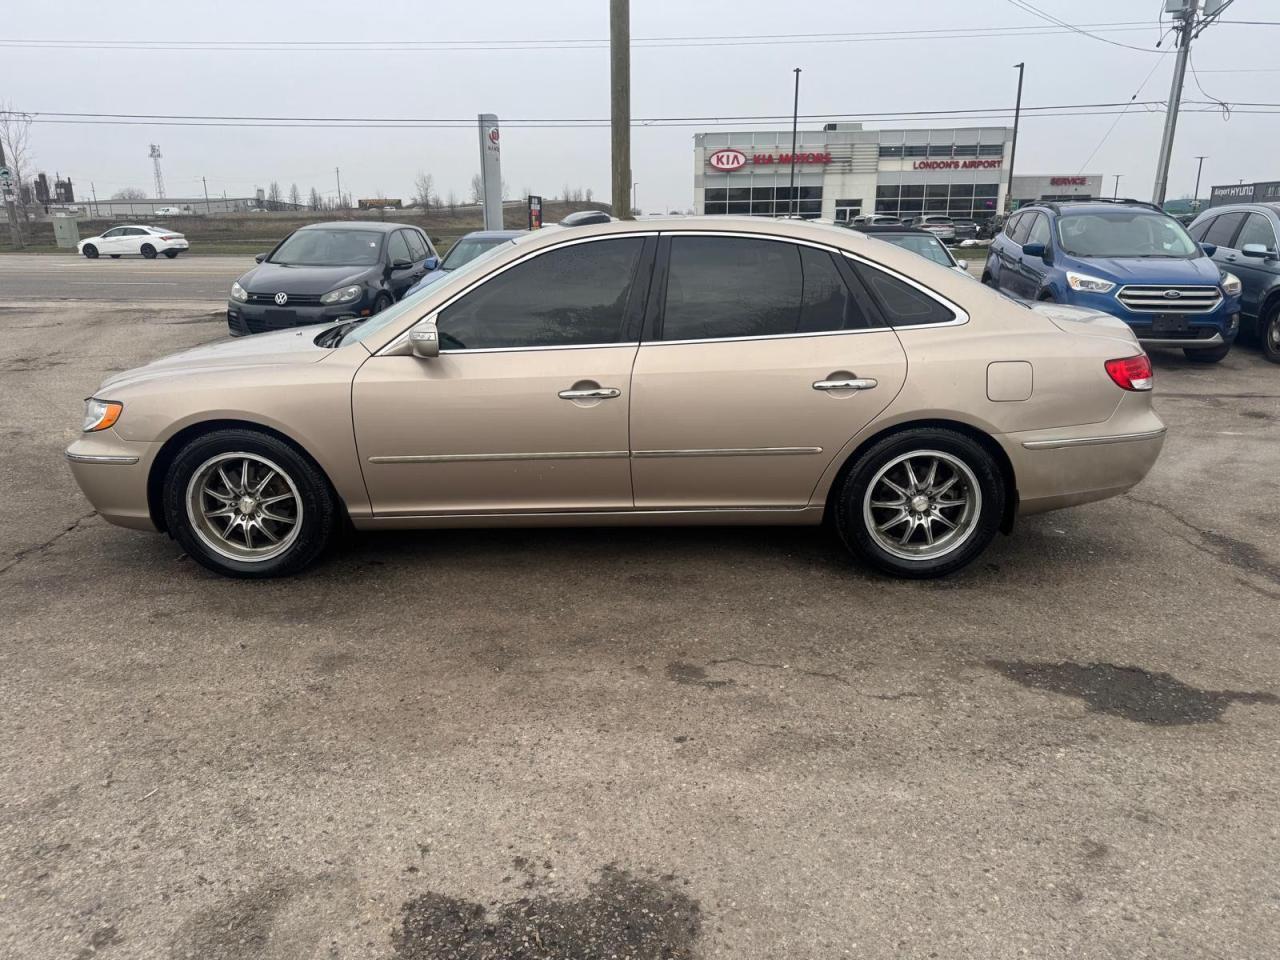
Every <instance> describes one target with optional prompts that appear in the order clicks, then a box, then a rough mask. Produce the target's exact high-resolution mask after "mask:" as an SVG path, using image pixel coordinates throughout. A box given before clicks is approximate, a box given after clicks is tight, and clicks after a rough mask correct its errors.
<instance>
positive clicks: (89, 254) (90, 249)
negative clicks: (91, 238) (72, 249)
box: [80, 243, 98, 260]
mask: <svg viewBox="0 0 1280 960" xmlns="http://www.w3.org/2000/svg"><path fill="white" fill-rule="evenodd" d="M80 252H81V253H83V254H84V255H85V258H86V259H88V260H97V259H98V248H97V247H95V246H94V245H93V244H92V243H86V244H85V245H84V247H83V249H81V251H80Z"/></svg>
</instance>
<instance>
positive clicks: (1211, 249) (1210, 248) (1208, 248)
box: [1200, 243, 1218, 257]
mask: <svg viewBox="0 0 1280 960" xmlns="http://www.w3.org/2000/svg"><path fill="white" fill-rule="evenodd" d="M1200 249H1201V250H1203V251H1204V255H1205V256H1206V257H1212V256H1213V255H1214V254H1215V253H1217V252H1218V245H1217V244H1216V243H1202V244H1200Z"/></svg>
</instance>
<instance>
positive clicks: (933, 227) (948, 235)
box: [902, 213, 956, 243]
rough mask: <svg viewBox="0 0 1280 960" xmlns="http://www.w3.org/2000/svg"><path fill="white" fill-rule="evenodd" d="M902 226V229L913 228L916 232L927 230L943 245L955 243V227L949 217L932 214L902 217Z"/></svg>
mask: <svg viewBox="0 0 1280 960" xmlns="http://www.w3.org/2000/svg"><path fill="white" fill-rule="evenodd" d="M902 225H903V226H904V227H915V228H916V229H918V230H928V231H929V232H930V233H932V234H933V235H934V236H935V237H937V238H938V239H939V240H941V241H942V242H943V243H955V241H956V225H955V222H954V221H953V220H952V219H951V218H950V217H943V216H939V215H937V214H933V213H929V214H924V215H922V216H915V217H903V219H902Z"/></svg>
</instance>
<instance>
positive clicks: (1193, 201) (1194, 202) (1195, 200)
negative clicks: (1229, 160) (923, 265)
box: [1191, 154, 1209, 213]
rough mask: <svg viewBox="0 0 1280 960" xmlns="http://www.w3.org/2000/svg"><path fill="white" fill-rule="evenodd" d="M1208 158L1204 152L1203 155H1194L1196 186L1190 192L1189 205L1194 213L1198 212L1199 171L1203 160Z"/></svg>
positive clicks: (1202, 165)
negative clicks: (1195, 161) (1193, 209)
mask: <svg viewBox="0 0 1280 960" xmlns="http://www.w3.org/2000/svg"><path fill="white" fill-rule="evenodd" d="M1207 159H1209V158H1208V155H1207V154H1206V155H1205V156H1203V157H1196V160H1197V161H1198V163H1197V164H1196V188H1195V190H1193V191H1192V193H1191V206H1192V207H1193V208H1195V211H1196V213H1199V212H1200V172H1201V171H1202V170H1204V162H1205V160H1207Z"/></svg>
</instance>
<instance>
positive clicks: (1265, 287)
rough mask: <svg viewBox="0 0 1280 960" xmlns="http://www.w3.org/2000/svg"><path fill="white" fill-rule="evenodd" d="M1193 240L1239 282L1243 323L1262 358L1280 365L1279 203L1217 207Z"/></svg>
mask: <svg viewBox="0 0 1280 960" xmlns="http://www.w3.org/2000/svg"><path fill="white" fill-rule="evenodd" d="M1190 232H1191V239H1192V240H1196V241H1198V242H1199V243H1200V244H1201V245H1203V246H1206V247H1209V246H1211V247H1214V248H1215V249H1214V251H1213V259H1214V262H1216V263H1217V264H1218V266H1220V267H1222V269H1223V270H1224V271H1225V270H1228V269H1229V270H1232V271H1235V272H1236V275H1237V276H1239V277H1240V285H1241V292H1240V323H1241V326H1242V327H1244V328H1245V329H1246V330H1248V331H1249V332H1250V333H1252V334H1254V335H1255V336H1257V338H1258V340H1259V342H1260V343H1261V345H1262V354H1263V356H1265V357H1266V358H1267V359H1268V360H1270V361H1271V362H1272V363H1280V244H1277V242H1276V238H1277V236H1280V204H1276V203H1239V204H1228V205H1225V206H1221V207H1213V208H1212V209H1210V210H1206V211H1205V212H1204V213H1202V214H1200V216H1199V217H1197V218H1196V221H1195V222H1194V223H1193V224H1192V225H1191V231H1190Z"/></svg>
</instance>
